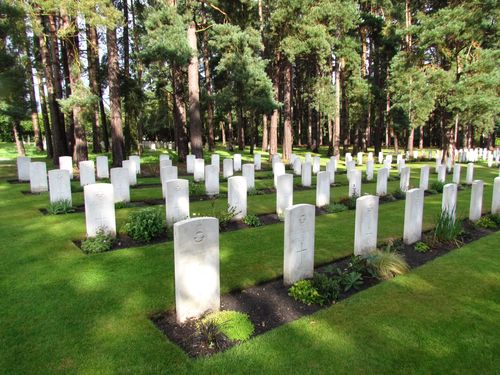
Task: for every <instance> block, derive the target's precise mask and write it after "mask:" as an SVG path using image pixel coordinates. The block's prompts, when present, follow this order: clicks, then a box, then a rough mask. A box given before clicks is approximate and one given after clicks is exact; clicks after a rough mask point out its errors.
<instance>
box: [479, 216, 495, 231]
mask: <svg viewBox="0 0 500 375" xmlns="http://www.w3.org/2000/svg"><path fill="white" fill-rule="evenodd" d="M474 225H475V226H476V227H479V228H484V229H495V228H496V227H497V223H495V222H494V221H493V220H491V218H490V217H488V216H483V217H482V218H480V219H479V220H478V221H476V222H475V223H474Z"/></svg>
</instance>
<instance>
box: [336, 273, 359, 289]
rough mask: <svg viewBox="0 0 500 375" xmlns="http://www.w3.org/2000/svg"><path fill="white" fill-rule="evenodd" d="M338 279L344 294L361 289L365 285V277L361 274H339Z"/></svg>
mask: <svg viewBox="0 0 500 375" xmlns="http://www.w3.org/2000/svg"><path fill="white" fill-rule="evenodd" d="M338 277H339V281H340V284H341V285H342V288H343V289H344V292H347V291H349V290H350V289H352V288H354V289H359V287H360V286H361V285H362V284H363V275H362V274H361V272H357V271H351V272H343V273H339V276H338Z"/></svg>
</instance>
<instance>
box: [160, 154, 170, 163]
mask: <svg viewBox="0 0 500 375" xmlns="http://www.w3.org/2000/svg"><path fill="white" fill-rule="evenodd" d="M163 160H170V155H166V154H161V155H160V163H161V162H162V161H163Z"/></svg>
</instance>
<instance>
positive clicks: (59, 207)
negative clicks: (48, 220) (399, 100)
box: [47, 200, 75, 215]
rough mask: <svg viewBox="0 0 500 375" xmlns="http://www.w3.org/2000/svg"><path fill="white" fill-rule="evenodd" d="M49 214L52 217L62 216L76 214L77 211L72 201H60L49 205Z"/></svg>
mask: <svg viewBox="0 0 500 375" xmlns="http://www.w3.org/2000/svg"><path fill="white" fill-rule="evenodd" d="M47 212H48V213H49V214H50V215H61V214H68V213H71V212H75V209H74V208H73V206H72V205H71V201H69V200H60V201H57V202H53V203H51V204H49V207H48V208H47Z"/></svg>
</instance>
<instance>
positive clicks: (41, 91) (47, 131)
mask: <svg viewBox="0 0 500 375" xmlns="http://www.w3.org/2000/svg"><path fill="white" fill-rule="evenodd" d="M37 80H38V96H39V98H40V108H41V110H42V119H43V128H44V130H45V143H46V145H47V147H46V148H47V156H48V157H49V158H52V157H53V156H54V148H53V144H52V132H51V131H50V120H49V112H48V108H47V99H46V97H45V90H44V89H43V82H42V78H41V76H40V74H39V72H38V71H37Z"/></svg>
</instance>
